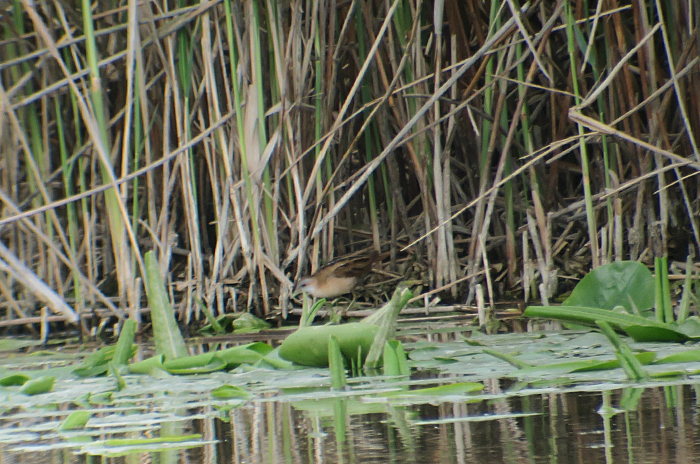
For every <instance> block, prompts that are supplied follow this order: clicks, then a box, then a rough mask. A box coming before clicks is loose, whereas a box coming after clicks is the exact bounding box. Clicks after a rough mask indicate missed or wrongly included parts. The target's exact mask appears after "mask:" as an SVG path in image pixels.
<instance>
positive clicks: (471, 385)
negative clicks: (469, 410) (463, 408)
mask: <svg viewBox="0 0 700 464" xmlns="http://www.w3.org/2000/svg"><path fill="white" fill-rule="evenodd" d="M483 389H484V384H483V383H481V382H461V383H451V384H449V385H440V386H439V387H430V388H419V389H417V390H409V391H392V392H387V393H382V394H381V395H380V396H383V397H387V398H410V397H416V396H420V397H423V396H450V395H462V394H464V393H473V392H477V391H481V390H483Z"/></svg>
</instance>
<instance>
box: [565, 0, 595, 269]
mask: <svg viewBox="0 0 700 464" xmlns="http://www.w3.org/2000/svg"><path fill="white" fill-rule="evenodd" d="M564 12H565V13H564V14H565V15H566V37H567V50H568V53H569V61H570V68H571V82H572V85H573V93H574V95H575V102H576V105H579V104H581V92H580V90H579V86H578V79H579V77H578V74H577V66H576V62H577V61H576V46H575V40H576V38H575V34H576V32H575V31H574V23H575V20H574V16H573V12H572V11H571V5H570V4H569V3H568V2H567V3H566V5H565V7H564ZM577 126H578V134H579V136H580V137H581V145H580V150H579V152H580V154H581V174H582V177H583V196H584V203H585V206H586V222H587V224H588V237H589V240H590V242H591V261H592V265H593V267H594V268H596V267H598V266H599V265H600V259H599V256H598V227H597V225H596V219H595V210H594V209H593V199H592V195H591V177H590V172H589V162H588V148H587V147H586V144H585V143H584V140H583V137H584V135H585V131H584V127H583V126H582V125H581V124H577Z"/></svg>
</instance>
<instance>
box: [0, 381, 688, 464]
mask: <svg viewBox="0 0 700 464" xmlns="http://www.w3.org/2000/svg"><path fill="white" fill-rule="evenodd" d="M485 386H486V389H485V390H484V392H482V393H479V394H475V395H473V396H471V397H470V398H473V400H470V401H463V400H460V401H453V402H441V403H439V404H415V399H413V400H412V401H414V403H413V404H408V403H407V404H400V403H397V402H395V400H394V401H393V402H392V403H388V402H387V401H384V400H382V401H379V400H376V401H374V400H373V399H372V397H370V399H367V398H365V399H363V400H360V399H358V398H359V397H358V396H354V395H355V392H354V391H347V392H346V391H343V392H339V393H338V397H334V398H330V399H323V400H319V399H315V398H319V397H320V396H322V395H321V392H317V394H309V393H306V394H304V395H296V396H295V395H293V394H289V395H285V396H282V395H280V396H273V395H272V394H269V396H267V397H259V398H258V399H256V400H253V401H251V402H248V403H245V404H244V405H243V406H241V407H238V408H234V409H231V410H230V411H229V412H228V413H226V412H221V411H217V410H216V409H214V407H213V406H212V405H206V406H198V407H193V408H191V409H187V411H186V412H185V411H184V410H182V409H181V410H180V411H181V412H180V413H179V414H178V416H180V417H181V418H182V420H180V419H179V418H177V417H173V416H172V415H170V416H168V415H164V416H163V417H164V419H162V420H161V421H160V422H157V421H156V422H154V423H153V426H154V427H152V428H150V429H149V431H145V432H144V431H140V432H139V431H137V432H132V434H133V435H134V436H144V435H145V436H159V434H162V435H160V436H167V435H168V432H167V430H168V429H169V428H176V429H177V430H179V431H180V432H179V433H184V434H201V440H202V443H199V444H195V447H193V448H191V449H187V450H182V449H178V450H171V451H167V452H150V453H149V452H139V453H137V454H135V455H134V454H132V455H129V456H115V457H96V458H89V457H86V456H85V455H76V454H75V453H74V452H73V451H72V450H74V449H76V448H68V449H66V448H61V447H60V446H65V445H66V444H68V443H66V440H67V438H66V437H60V436H59V438H57V435H56V434H55V433H53V432H42V431H41V430H49V429H48V428H45V426H44V425H43V424H41V423H40V422H43V421H44V420H45V419H40V420H39V422H37V419H36V418H35V417H33V416H32V414H31V413H23V414H14V415H12V414H9V412H6V413H5V415H4V416H0V456H2V460H1V462H13V463H31V464H37V463H38V462H60V463H67V462H70V463H77V462H104V463H110V464H111V463H130V462H137V461H138V462H141V463H147V462H159V463H171V462H172V463H179V464H183V463H197V464H201V463H212V464H214V463H218V464H229V463H235V464H244V463H250V464H267V463H295V464H296V463H333V464H335V463H341V464H346V463H347V464H355V463H363V464H366V463H421V464H422V463H456V464H461V463H489V464H492V463H553V462H554V463H557V464H566V463H612V462H615V463H635V464H636V463H679V464H680V463H689V462H700V453H698V451H700V449H698V448H700V447H699V446H698V444H699V443H700V438H699V437H698V435H699V433H698V427H697V425H696V424H697V422H698V417H697V410H698V407H697V403H698V398H699V397H700V396H699V395H698V393H700V388H699V386H698V385H693V384H686V385H681V384H666V385H665V386H654V387H650V388H645V389H642V388H626V389H610V390H603V391H602V392H601V391H600V390H597V391H596V390H595V388H600V385H598V386H596V387H593V386H580V387H573V388H572V387H569V389H568V390H566V392H564V393H562V392H561V389H560V387H559V390H557V391H556V392H555V390H554V388H549V387H547V388H546V389H539V390H534V389H529V390H528V389H524V390H519V391H516V388H518V385H516V384H514V383H510V382H506V381H495V380H494V381H487V382H486V385H485ZM359 389H360V387H355V391H356V390H359ZM326 392H327V390H326ZM300 397H302V398H304V399H303V400H298V401H297V400H296V398H300ZM309 398H311V399H309ZM462 398H463V397H462ZM373 401H374V402H373ZM181 407H182V406H179V408H181ZM112 412H113V411H112ZM57 414H59V412H57ZM105 414H107V415H108V414H111V412H108V411H105ZM63 415H64V416H65V414H63ZM99 415H100V413H99V412H97V413H96V416H99ZM127 415H128V413H127ZM57 417H58V416H57ZM166 419H167V420H166ZM49 420H50V419H49ZM28 434H33V435H32V436H29V437H28V438H27V435H28ZM128 435H129V432H127V433H124V431H123V430H122V431H120V430H115V431H113V432H108V431H107V430H104V431H103V432H102V433H101V435H100V436H96V437H94V439H95V440H104V439H109V438H124V437H128ZM20 442H21V443H20ZM61 444H64V445H61ZM32 447H33V448H32Z"/></svg>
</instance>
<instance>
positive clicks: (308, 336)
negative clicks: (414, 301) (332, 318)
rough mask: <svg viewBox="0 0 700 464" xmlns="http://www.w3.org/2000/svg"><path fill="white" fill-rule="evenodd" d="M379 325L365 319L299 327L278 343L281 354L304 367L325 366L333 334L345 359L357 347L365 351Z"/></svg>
mask: <svg viewBox="0 0 700 464" xmlns="http://www.w3.org/2000/svg"><path fill="white" fill-rule="evenodd" d="M378 331H379V327H378V326H376V325H374V324H367V323H365V322H351V323H349V324H341V325H322V326H316V327H300V328H299V329H298V330H297V331H296V332H294V333H292V334H291V335H289V336H288V337H287V338H286V339H285V340H284V342H282V344H281V345H280V350H279V354H280V357H282V358H283V359H286V360H288V361H292V362H294V363H297V364H301V365H304V366H317V367H326V366H328V343H329V341H328V340H329V339H330V337H331V336H332V335H335V336H336V337H337V338H338V346H339V347H340V351H341V352H342V353H343V356H344V357H345V359H351V358H353V357H354V356H357V350H358V347H359V348H361V349H362V353H368V352H369V350H370V347H371V346H372V342H373V341H374V336H375V335H376V334H377V332H378Z"/></svg>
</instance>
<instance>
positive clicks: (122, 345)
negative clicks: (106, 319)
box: [112, 319, 136, 366]
mask: <svg viewBox="0 0 700 464" xmlns="http://www.w3.org/2000/svg"><path fill="white" fill-rule="evenodd" d="M135 334H136V321H135V320H133V319H127V320H126V322H124V325H123V326H122V331H121V333H120V334H119V340H117V345H116V347H115V348H114V357H113V358H112V362H113V363H114V364H115V365H117V366H123V365H125V364H126V363H127V362H129V359H130V358H131V356H133V352H132V345H133V343H134V335H135Z"/></svg>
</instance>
